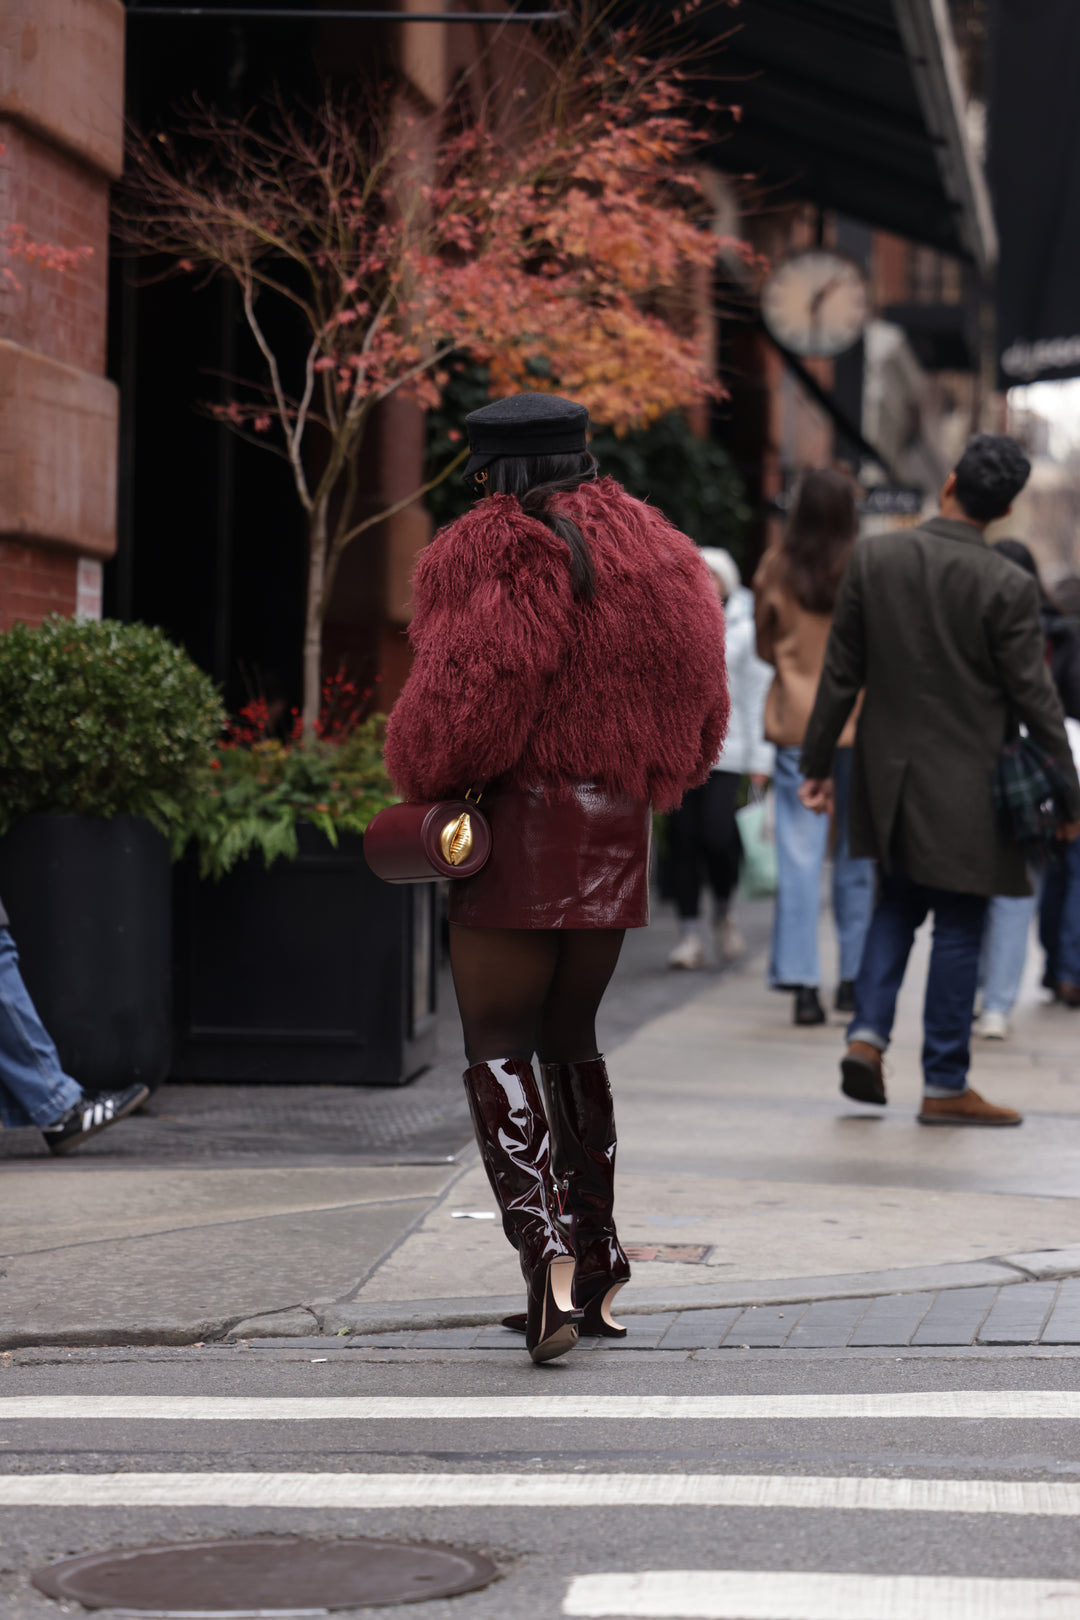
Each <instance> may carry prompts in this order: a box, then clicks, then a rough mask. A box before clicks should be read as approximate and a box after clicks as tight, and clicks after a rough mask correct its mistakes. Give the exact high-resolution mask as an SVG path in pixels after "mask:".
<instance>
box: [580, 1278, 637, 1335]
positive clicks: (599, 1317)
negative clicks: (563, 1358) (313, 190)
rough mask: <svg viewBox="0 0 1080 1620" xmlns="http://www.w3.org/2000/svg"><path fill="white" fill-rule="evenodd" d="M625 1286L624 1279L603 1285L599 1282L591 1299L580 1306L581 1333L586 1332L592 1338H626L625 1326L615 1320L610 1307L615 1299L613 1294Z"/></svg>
mask: <svg viewBox="0 0 1080 1620" xmlns="http://www.w3.org/2000/svg"><path fill="white" fill-rule="evenodd" d="M625 1287H626V1282H625V1281H624V1282H616V1283H610V1284H607V1285H605V1283H604V1282H601V1284H600V1287H599V1288H598V1289H597V1291H596V1293H595V1294H593V1296H592V1298H591V1299H588V1300H586V1301H585V1303H584V1305H583V1306H582V1312H583V1320H582V1323H581V1331H582V1333H586V1334H588V1335H589V1336H590V1337H592V1338H600V1339H625V1338H626V1328H625V1327H624V1326H623V1324H622V1323H621V1322H616V1321H615V1320H614V1318H613V1317H612V1315H611V1307H612V1305H613V1303H614V1301H615V1295H616V1294H617V1293H618V1292H619V1289H620V1288H625Z"/></svg>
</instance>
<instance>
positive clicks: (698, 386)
mask: <svg viewBox="0 0 1080 1620" xmlns="http://www.w3.org/2000/svg"><path fill="white" fill-rule="evenodd" d="M566 39H569V40H570V41H571V42H572V43H570V44H569V45H567V44H564V43H563V41H564V40H566ZM683 67H684V62H683V59H682V58H681V57H680V55H679V53H678V51H677V50H666V51H665V50H660V51H656V50H655V49H653V50H650V51H647V50H646V49H645V42H644V41H643V40H642V39H640V38H638V37H636V36H635V35H634V34H633V33H632V32H623V33H613V32H612V31H611V30H610V29H609V28H608V27H607V26H606V24H605V26H604V27H602V28H601V27H599V26H596V25H594V24H593V23H591V22H590V20H589V18H588V17H587V16H582V18H581V19H580V26H579V27H578V28H576V29H572V30H568V31H565V32H564V33H562V32H561V33H560V35H559V37H558V38H557V39H547V40H545V39H540V38H536V37H532V36H530V37H527V38H526V39H525V41H524V42H523V43H522V44H521V46H520V48H519V51H518V54H517V60H516V64H515V67H514V69H513V71H512V74H511V86H512V88H511V89H510V91H509V93H508V86H507V83H506V81H505V77H504V82H503V83H502V84H501V85H500V87H499V92H498V94H492V95H490V96H487V97H482V96H480V95H478V94H477V93H476V90H475V78H469V77H468V76H466V79H465V80H464V81H463V82H460V83H458V84H457V85H455V87H454V92H453V95H452V96H451V97H450V98H448V100H447V102H446V104H445V105H444V106H442V107H439V108H437V109H435V110H434V111H427V112H418V111H416V110H415V109H413V108H411V107H410V106H409V104H408V103H407V100H406V98H405V96H404V95H403V93H402V92H401V91H400V90H398V89H389V90H387V91H386V92H385V93H383V94H382V95H381V96H368V97H366V98H364V99H360V98H357V97H354V96H347V95H338V94H331V93H329V92H328V93H327V95H326V97H325V99H324V100H323V101H322V102H321V103H320V104H319V105H318V106H316V107H313V108H300V107H298V106H294V105H291V104H288V103H286V102H285V101H284V100H282V99H280V98H279V99H277V100H276V101H275V102H273V103H272V104H271V105H269V106H263V107H261V108H258V109H255V110H254V111H253V112H252V114H251V115H249V116H248V117H244V118H237V117H233V116H230V115H226V114H224V113H220V112H217V111H214V110H212V109H210V110H206V109H197V110H196V111H195V112H194V113H193V114H192V115H190V116H189V117H188V118H187V120H186V121H185V123H184V126H183V128H182V129H178V130H177V131H175V132H173V133H160V134H157V135H155V136H153V137H151V136H147V135H144V136H140V137H136V138H135V139H134V141H133V143H132V147H131V154H130V163H129V180H128V183H127V187H126V191H125V192H124V194H123V196H122V198H121V202H120V208H119V228H120V232H121V234H122V236H123V237H124V238H125V239H126V240H127V242H128V243H129V244H130V245H132V246H133V247H134V248H136V249H137V250H139V251H141V252H145V253H153V254H158V255H161V254H163V255H165V256H166V257H167V259H168V261H169V262H170V263H171V264H172V265H173V266H174V268H175V269H177V270H179V271H181V272H184V273H188V274H191V275H194V276H197V277H202V278H203V279H206V278H208V277H212V276H215V275H225V276H228V277H230V278H231V279H232V280H233V281H234V282H235V284H236V286H237V288H238V289H239V295H240V299H241V303H242V307H243V313H244V317H245V319H246V322H247V325H248V327H249V329H250V331H251V334H252V336H253V338H254V341H255V343H256V345H257V347H258V351H259V353H260V355H261V357H262V365H263V369H262V374H261V375H259V376H256V377H252V378H250V379H249V380H248V381H247V382H246V383H245V384H243V385H237V387H236V389H235V391H234V394H233V397H232V398H231V399H230V400H229V402H228V403H227V404H225V405H222V406H218V407H212V408H213V409H215V410H216V411H218V412H219V414H220V415H221V416H222V417H223V418H224V420H225V421H227V422H228V423H229V424H230V425H231V426H232V427H233V428H234V429H235V430H236V431H237V432H238V433H240V434H242V435H244V436H246V437H249V438H254V439H255V440H256V441H257V442H258V443H260V444H265V445H266V446H267V447H268V448H270V449H272V450H274V451H275V452H276V453H277V454H279V455H281V456H284V457H285V458H286V459H287V460H288V462H289V465H290V467H291V469H292V475H293V479H294V481H295V486H296V492H297V496H298V498H299V500H300V503H301V505H302V506H303V509H304V512H305V514H306V518H307V536H308V573H307V604H306V617H305V639H304V702H303V709H302V718H303V724H304V728H305V732H306V733H307V734H309V735H310V734H312V733H313V731H314V726H315V722H316V719H317V716H318V705H319V693H320V688H321V681H322V625H323V620H324V618H325V615H326V610H327V607H328V604H329V601H330V596H331V592H332V589H333V584H334V578H335V573H336V570H337V566H338V563H339V561H340V558H341V555H342V553H343V551H344V550H345V548H346V547H347V546H348V545H350V544H352V543H353V542H354V541H355V540H356V539H357V538H358V537H359V536H360V535H361V534H363V533H364V532H365V531H366V530H369V529H371V528H372V527H373V526H374V525H375V524H377V523H380V522H382V521H384V520H385V519H386V518H388V517H390V516H391V515H393V514H394V513H395V512H397V511H399V510H401V509H402V508H403V507H405V506H408V505H409V504H411V503H412V502H413V501H415V500H416V499H418V498H419V497H421V496H422V495H423V494H424V493H425V492H426V490H428V489H429V488H431V487H432V485H433V484H434V483H435V482H438V481H439V480H440V479H441V478H443V477H445V476H446V474H447V472H448V471H450V470H452V468H453V467H454V466H456V465H457V463H458V462H459V461H460V460H461V457H460V456H459V457H458V458H457V459H456V461H454V462H451V463H450V466H449V467H443V468H441V469H438V470H437V471H436V473H435V475H434V477H433V479H432V480H431V481H430V482H429V483H426V484H424V485H422V486H421V487H420V488H418V489H417V490H415V491H413V492H411V493H410V494H409V495H408V496H407V497H406V498H405V499H403V500H401V501H398V502H396V503H394V504H393V505H391V506H388V507H387V508H385V509H384V510H383V511H380V512H376V513H374V514H369V515H367V516H363V517H360V516H358V514H357V502H356V496H357V491H358V472H357V459H358V451H359V449H360V446H361V443H362V441H363V438H364V434H365V433H366V431H367V429H368V426H369V424H370V421H371V417H372V412H373V411H374V410H375V408H376V407H377V406H378V405H379V404H380V402H382V401H384V400H386V399H388V398H389V397H390V396H391V395H394V394H397V393H400V392H407V393H408V394H410V395H411V396H412V397H413V398H415V399H416V400H418V401H419V402H420V403H421V404H428V405H430V404H433V403H434V402H435V401H436V400H437V398H438V391H439V387H440V382H441V381H442V368H443V366H444V364H445V362H446V360H447V358H448V357H449V356H450V355H451V354H454V353H458V354H461V353H465V354H469V355H471V356H472V357H474V358H475V359H477V360H478V361H480V362H482V363H483V364H484V365H485V366H486V367H487V368H488V373H489V375H490V377H491V385H492V390H493V392H494V393H498V394H501V393H509V392H512V391H514V390H516V389H519V388H523V387H525V388H549V389H552V390H554V391H558V392H562V393H566V394H569V395H572V396H573V397H574V398H575V399H578V400H580V401H581V402H582V403H583V404H585V405H586V406H587V407H588V408H589V411H590V413H591V415H592V417H593V419H594V420H595V421H596V422H598V423H605V424H609V425H612V426H614V427H615V428H616V429H617V430H618V429H626V428H630V427H635V426H643V425H646V424H648V423H649V422H651V421H652V420H654V419H655V418H656V417H658V416H660V415H662V414H664V413H665V412H668V411H670V410H672V409H674V408H677V407H679V406H684V405H687V404H690V403H692V402H694V401H696V400H700V399H701V398H703V397H705V396H707V395H709V394H710V393H713V392H716V391H717V385H716V383H715V380H714V379H713V378H712V377H711V375H710V373H709V370H708V367H707V364H706V360H705V355H704V348H703V344H702V342H701V335H700V333H699V331H698V319H697V316H696V314H695V303H694V298H693V296H692V285H693V278H694V276H695V274H697V275H700V273H701V270H702V268H703V267H707V266H709V265H710V264H711V263H712V262H713V260H714V259H715V256H716V254H717V252H718V251H719V250H720V249H721V248H722V247H723V246H725V245H726V246H728V247H730V246H731V245H732V244H730V243H724V242H722V241H721V240H720V239H719V238H718V237H717V236H716V234H715V233H714V231H713V229H712V227H711V219H710V213H709V209H708V207H707V204H706V201H705V198H704V196H703V193H702V189H701V187H700V184H699V181H698V178H697V173H696V164H697V162H698V154H699V149H700V144H701V141H702V138H703V132H702V128H701V125H702V124H703V123H704V122H705V120H703V119H701V118H699V116H698V115H697V114H696V113H695V112H694V110H693V109H692V108H690V107H689V104H688V94H687V85H686V82H685V79H684V75H683ZM747 252H749V250H747ZM271 303H273V304H276V305H283V306H285V307H286V308H288V309H289V310H291V311H292V314H293V316H294V317H295V325H296V326H297V327H298V328H299V329H300V331H301V332H302V334H303V342H302V360H301V361H300V363H299V364H297V363H296V362H295V359H293V361H292V363H291V364H290V358H289V357H290V356H292V355H294V354H295V347H294V346H290V347H289V348H286V346H285V345H284V344H282V343H281V342H280V340H279V341H277V342H275V340H274V338H273V337H272V336H271V330H273V331H277V332H280V331H281V330H282V327H281V324H280V322H277V321H275V322H274V323H273V324H271V323H270V322H269V321H268V320H267V318H266V314H267V311H268V308H269V306H270V304H271Z"/></svg>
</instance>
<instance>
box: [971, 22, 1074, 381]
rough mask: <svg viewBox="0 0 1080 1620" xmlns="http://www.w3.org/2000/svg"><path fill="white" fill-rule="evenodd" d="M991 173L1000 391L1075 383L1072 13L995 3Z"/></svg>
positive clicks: (991, 106)
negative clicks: (997, 232)
mask: <svg viewBox="0 0 1080 1620" xmlns="http://www.w3.org/2000/svg"><path fill="white" fill-rule="evenodd" d="M993 15H994V21H995V32H994V52H993V72H992V82H991V97H990V170H991V177H992V180H993V185H994V201H995V204H996V206H997V213H998V219H999V220H1000V222H1001V269H1000V274H999V276H998V287H997V291H998V322H997V325H998V353H999V368H1000V384H1001V386H1002V387H1004V388H1010V387H1012V386H1013V385H1014V384H1016V383H1029V382H1035V381H1037V380H1039V379H1040V378H1046V379H1050V380H1053V379H1055V378H1062V377H1077V376H1080V96H1078V94H1077V89H1078V76H1080V7H1078V6H1077V4H1076V0H1040V3H1039V4H1034V3H1033V0H997V3H996V5H995V7H994V13H993Z"/></svg>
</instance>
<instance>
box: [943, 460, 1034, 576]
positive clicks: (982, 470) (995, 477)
mask: <svg viewBox="0 0 1080 1620" xmlns="http://www.w3.org/2000/svg"><path fill="white" fill-rule="evenodd" d="M954 471H955V474H956V499H957V500H958V501H959V502H960V505H961V506H962V507H963V509H964V511H965V512H966V513H967V515H968V517H969V518H972V519H973V520H974V521H975V522H976V523H993V521H994V519H995V518H999V517H1001V516H1003V514H1004V513H1006V512H1007V511H1008V510H1009V507H1010V506H1011V505H1012V503H1013V501H1014V500H1015V499H1016V497H1017V496H1018V495H1019V493H1020V491H1021V490H1022V489H1023V487H1024V485H1025V484H1026V483H1027V481H1028V474H1029V473H1030V472H1031V462H1030V461H1029V460H1028V458H1027V456H1025V454H1024V452H1023V451H1022V450H1021V448H1020V446H1019V445H1018V444H1017V442H1016V440H1015V439H1010V438H1009V437H1008V435H1007V434H1005V433H976V435H975V437H974V438H973V439H969V440H968V444H967V449H966V450H965V451H964V453H963V455H962V456H961V457H960V460H959V461H958V462H957V463H956V467H955V469H954ZM1014 560H1015V559H1014Z"/></svg>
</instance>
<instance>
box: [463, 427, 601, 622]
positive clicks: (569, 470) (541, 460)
mask: <svg viewBox="0 0 1080 1620" xmlns="http://www.w3.org/2000/svg"><path fill="white" fill-rule="evenodd" d="M596 473H597V461H596V457H595V456H594V455H593V454H592V452H591V451H589V450H577V451H574V452H572V453H571V454H567V455H561V456H498V457H496V459H495V460H494V461H489V462H488V464H487V466H486V467H482V468H481V469H480V471H479V472H478V473H473V474H472V475H471V477H470V480H469V482H470V483H471V484H472V487H473V492H474V493H475V494H476V495H514V496H516V497H517V500H518V504H519V505H520V507H521V509H522V511H523V512H527V513H528V514H529V516H530V517H534V518H539V520H540V522H541V523H545V524H546V525H547V527H548V528H549V529H550V530H551V531H552V533H553V534H557V535H558V537H559V539H560V540H562V541H564V542H565V544H566V545H567V546H568V547H569V550H570V586H571V589H572V590H573V593H574V595H575V596H577V597H580V598H582V599H583V600H584V601H586V602H591V601H592V599H593V597H594V596H595V595H596V571H595V569H594V568H593V560H592V555H591V553H590V551H589V547H588V542H587V541H586V539H585V536H584V535H583V534H582V532H581V530H580V529H579V528H578V526H577V524H576V523H575V522H574V521H573V519H572V518H568V517H566V516H565V515H564V514H563V513H562V512H559V511H556V510H555V508H554V507H553V506H552V505H551V497H552V495H557V494H558V493H559V492H560V491H562V490H571V489H578V488H579V487H580V485H582V484H587V483H589V482H590V481H591V480H592V479H594V478H595V477H596ZM485 475H486V476H485Z"/></svg>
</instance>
